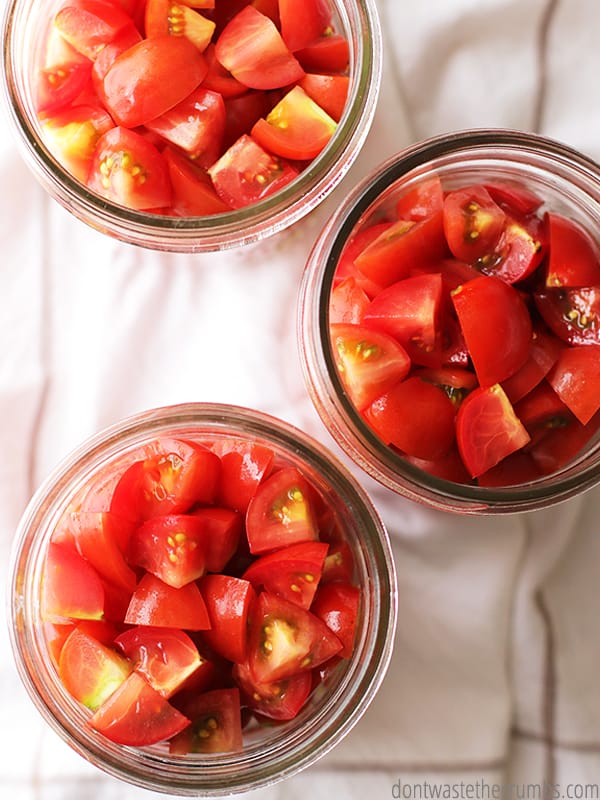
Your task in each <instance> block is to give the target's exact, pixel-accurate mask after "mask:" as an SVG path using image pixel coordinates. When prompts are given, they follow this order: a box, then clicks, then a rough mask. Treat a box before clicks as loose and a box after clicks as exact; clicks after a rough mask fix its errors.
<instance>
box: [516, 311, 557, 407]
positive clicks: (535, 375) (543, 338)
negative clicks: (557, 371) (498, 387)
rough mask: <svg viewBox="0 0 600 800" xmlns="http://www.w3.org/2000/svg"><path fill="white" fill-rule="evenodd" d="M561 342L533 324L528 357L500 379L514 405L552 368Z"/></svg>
mask: <svg viewBox="0 0 600 800" xmlns="http://www.w3.org/2000/svg"><path fill="white" fill-rule="evenodd" d="M562 348H563V344H562V343H561V342H560V340H559V339H557V338H556V337H555V336H554V335H553V334H551V333H549V332H548V331H547V330H546V329H542V327H541V326H539V325H538V326H534V330H533V339H532V341H531V352H530V354H529V358H528V359H527V361H526V362H525V363H524V364H523V366H522V367H521V368H520V369H518V370H517V371H516V372H515V373H514V374H513V375H511V377H510V378H508V379H507V380H505V381H502V388H503V389H504V391H505V392H506V396H507V397H508V399H509V400H510V402H511V403H512V404H513V405H514V404H515V403H516V402H518V401H519V400H520V399H521V398H522V397H525V395H526V394H527V393H528V392H530V391H531V390H532V389H533V388H534V387H535V386H537V384H538V383H539V382H540V381H541V380H542V379H543V378H544V377H545V376H546V375H547V374H548V372H549V371H550V370H551V369H552V367H553V366H554V364H555V363H556V360H557V359H558V356H559V354H560V351H561V350H562Z"/></svg>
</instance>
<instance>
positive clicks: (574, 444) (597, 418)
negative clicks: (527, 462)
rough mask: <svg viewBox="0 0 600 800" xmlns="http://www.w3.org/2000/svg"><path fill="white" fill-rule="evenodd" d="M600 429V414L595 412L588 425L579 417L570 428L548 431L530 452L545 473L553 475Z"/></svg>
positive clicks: (534, 444)
mask: <svg viewBox="0 0 600 800" xmlns="http://www.w3.org/2000/svg"><path fill="white" fill-rule="evenodd" d="M599 429H600V414H595V415H594V416H593V417H592V419H591V420H590V421H589V422H588V423H587V425H582V424H581V422H579V421H578V420H577V419H573V421H572V422H571V423H570V424H569V426H568V428H564V427H563V428H555V429H554V430H550V431H548V433H546V435H545V436H544V437H542V438H541V439H540V440H539V441H537V442H534V443H533V445H532V446H531V448H530V450H529V452H530V453H531V457H532V458H533V460H534V461H535V463H536V466H537V467H538V469H539V470H540V472H541V473H542V474H543V475H551V474H553V473H554V472H558V470H560V469H562V468H563V467H565V466H566V465H567V464H569V462H570V461H572V460H573V459H574V458H575V456H577V454H578V453H579V452H580V451H581V450H582V449H583V448H584V447H585V446H586V445H587V444H588V443H589V442H590V441H591V439H592V438H593V437H594V436H595V435H596V434H597V432H598V430H599Z"/></svg>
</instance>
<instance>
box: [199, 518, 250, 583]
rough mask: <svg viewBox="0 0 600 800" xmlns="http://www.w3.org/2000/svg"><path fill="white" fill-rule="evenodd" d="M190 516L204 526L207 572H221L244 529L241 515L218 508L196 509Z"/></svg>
mask: <svg viewBox="0 0 600 800" xmlns="http://www.w3.org/2000/svg"><path fill="white" fill-rule="evenodd" d="M192 515H193V516H194V517H197V518H198V519H200V520H202V522H203V524H204V540H205V541H204V546H205V550H206V570H207V572H221V570H223V569H225V566H226V565H227V562H228V561H229V560H230V559H231V558H232V556H233V555H234V553H235V552H236V550H237V548H238V544H239V541H240V537H241V536H242V534H243V529H244V521H243V517H242V515H241V514H240V513H238V512H237V511H233V510H232V509H230V508H219V507H218V506H207V507H206V508H198V509H196V510H195V511H193V512H192Z"/></svg>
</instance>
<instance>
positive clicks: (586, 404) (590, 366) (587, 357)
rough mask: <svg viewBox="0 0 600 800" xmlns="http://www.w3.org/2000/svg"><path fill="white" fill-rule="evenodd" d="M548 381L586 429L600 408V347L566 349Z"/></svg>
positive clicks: (585, 346) (586, 346)
mask: <svg viewBox="0 0 600 800" xmlns="http://www.w3.org/2000/svg"><path fill="white" fill-rule="evenodd" d="M548 381H549V383H550V385H551V386H552V388H553V389H554V391H555V392H556V393H557V394H558V396H559V397H560V398H561V400H562V401H563V403H565V405H566V406H568V408H570V410H571V411H572V412H573V414H575V416H576V417H577V419H578V420H579V422H581V423H582V424H583V425H586V424H587V423H588V422H589V421H590V420H591V419H592V417H593V416H594V414H595V413H596V412H597V411H598V409H599V408H600V347H598V346H597V345H595V346H594V345H580V346H578V347H565V348H564V349H563V350H561V353H560V355H559V357H558V360H557V362H556V364H555V365H554V367H553V369H552V371H551V372H550V374H549V375H548Z"/></svg>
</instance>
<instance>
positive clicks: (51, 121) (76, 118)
mask: <svg viewBox="0 0 600 800" xmlns="http://www.w3.org/2000/svg"><path fill="white" fill-rule="evenodd" d="M41 124H42V131H43V134H44V141H45V142H46V144H47V146H48V150H50V152H51V153H52V155H53V156H54V157H55V158H56V159H57V160H58V161H59V162H60V163H61V164H62V166H64V167H66V168H67V169H68V170H69V172H71V174H72V175H73V176H74V177H75V178H77V179H78V180H80V181H81V182H82V183H85V182H86V180H87V177H88V173H89V171H90V166H91V163H92V158H93V155H94V151H95V149H96V145H97V144H98V140H99V139H100V137H101V136H102V135H103V134H104V133H106V132H107V131H109V130H110V129H111V128H113V127H114V123H113V121H112V119H111V118H110V116H109V114H108V113H107V112H106V111H105V110H104V109H103V108H100V106H87V105H77V106H74V107H71V108H67V109H64V110H62V111H58V112H57V113H55V114H52V115H51V116H47V117H45V118H44V120H43V121H42V123H41Z"/></svg>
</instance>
